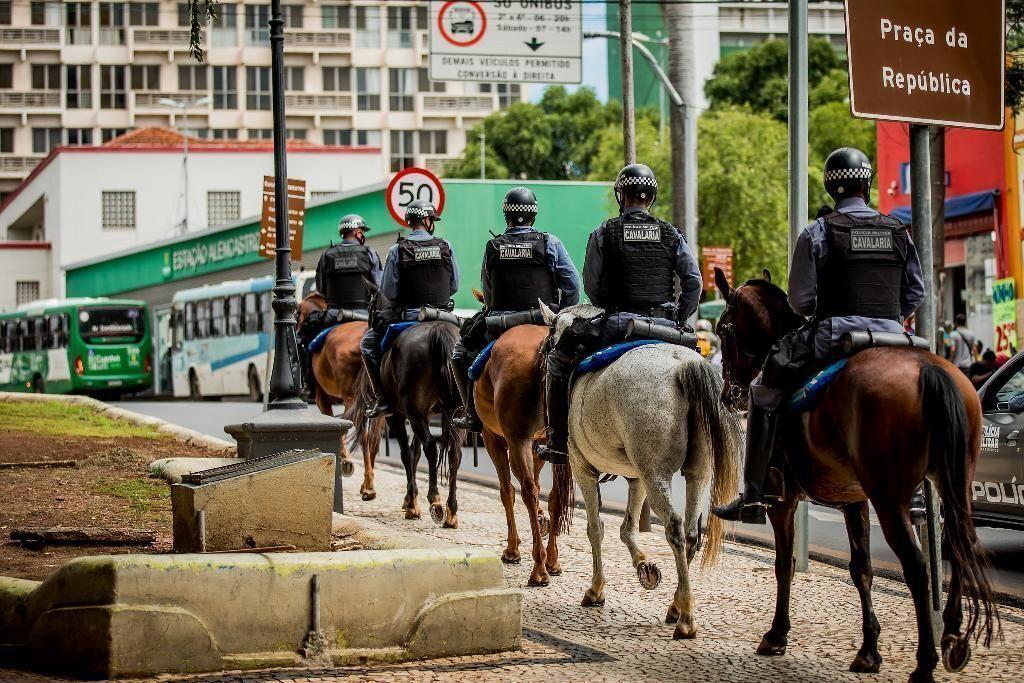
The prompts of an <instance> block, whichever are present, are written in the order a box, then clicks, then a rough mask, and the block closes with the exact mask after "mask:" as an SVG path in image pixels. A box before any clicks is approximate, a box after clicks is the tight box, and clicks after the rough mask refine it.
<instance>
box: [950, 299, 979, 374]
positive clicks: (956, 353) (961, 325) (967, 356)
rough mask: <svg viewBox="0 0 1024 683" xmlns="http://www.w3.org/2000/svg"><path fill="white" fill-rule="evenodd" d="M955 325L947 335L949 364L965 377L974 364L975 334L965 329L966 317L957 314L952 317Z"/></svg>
mask: <svg viewBox="0 0 1024 683" xmlns="http://www.w3.org/2000/svg"><path fill="white" fill-rule="evenodd" d="M953 322H954V324H955V326H954V328H953V331H952V332H950V333H949V342H948V343H949V362H951V363H952V364H953V365H955V366H957V367H958V368H960V370H961V371H963V373H964V374H965V375H966V374H967V371H968V370H970V369H971V363H973V362H974V342H975V339H976V337H975V334H974V333H973V332H971V331H970V330H969V329H967V316H965V315H964V314H963V313H957V314H956V315H955V316H954V317H953Z"/></svg>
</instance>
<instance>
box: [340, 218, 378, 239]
mask: <svg viewBox="0 0 1024 683" xmlns="http://www.w3.org/2000/svg"><path fill="white" fill-rule="evenodd" d="M353 230H362V231H363V232H370V226H368V225H367V224H366V221H365V220H363V217H362V216H360V215H359V214H357V213H350V214H348V215H346V216H342V217H341V220H340V221H338V234H339V235H341V236H342V237H344V236H345V233H346V232H352V231H353Z"/></svg>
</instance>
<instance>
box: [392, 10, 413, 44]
mask: <svg viewBox="0 0 1024 683" xmlns="http://www.w3.org/2000/svg"><path fill="white" fill-rule="evenodd" d="M413 9H414V8H412V7H388V47H392V48H408V47H412V21H413Z"/></svg>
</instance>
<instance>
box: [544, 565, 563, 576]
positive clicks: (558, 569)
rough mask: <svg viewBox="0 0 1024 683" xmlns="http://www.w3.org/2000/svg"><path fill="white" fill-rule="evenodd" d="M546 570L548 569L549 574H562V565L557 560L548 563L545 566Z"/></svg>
mask: <svg viewBox="0 0 1024 683" xmlns="http://www.w3.org/2000/svg"><path fill="white" fill-rule="evenodd" d="M547 570H548V574H550V575H551V576H561V575H562V565H561V563H559V562H556V563H555V564H553V565H548V566H547Z"/></svg>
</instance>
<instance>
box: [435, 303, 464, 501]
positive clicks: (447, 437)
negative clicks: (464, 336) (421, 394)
mask: <svg viewBox="0 0 1024 683" xmlns="http://www.w3.org/2000/svg"><path fill="white" fill-rule="evenodd" d="M432 327H433V329H432V330H431V331H430V359H431V364H432V365H433V366H434V367H436V368H438V374H439V375H440V378H441V386H440V387H439V392H438V393H439V394H440V398H441V444H440V447H441V448H440V455H441V457H440V458H438V462H437V473H438V477H439V478H440V481H441V482H447V481H448V477H449V475H450V474H451V472H452V470H455V471H458V467H457V466H455V467H453V464H454V463H455V461H456V458H458V459H461V458H462V444H463V443H465V441H466V432H465V430H462V429H457V428H456V427H455V426H454V425H453V424H452V419H453V418H454V417H455V411H456V410H457V409H458V408H459V406H461V405H462V396H461V395H460V394H459V387H458V385H457V384H456V383H455V377H454V376H453V375H452V368H451V358H452V351H453V350H454V349H455V342H456V340H457V339H458V334H459V333H458V330H457V328H456V327H455V326H454V325H453V324H451V323H443V322H437V323H433V324H432Z"/></svg>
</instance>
